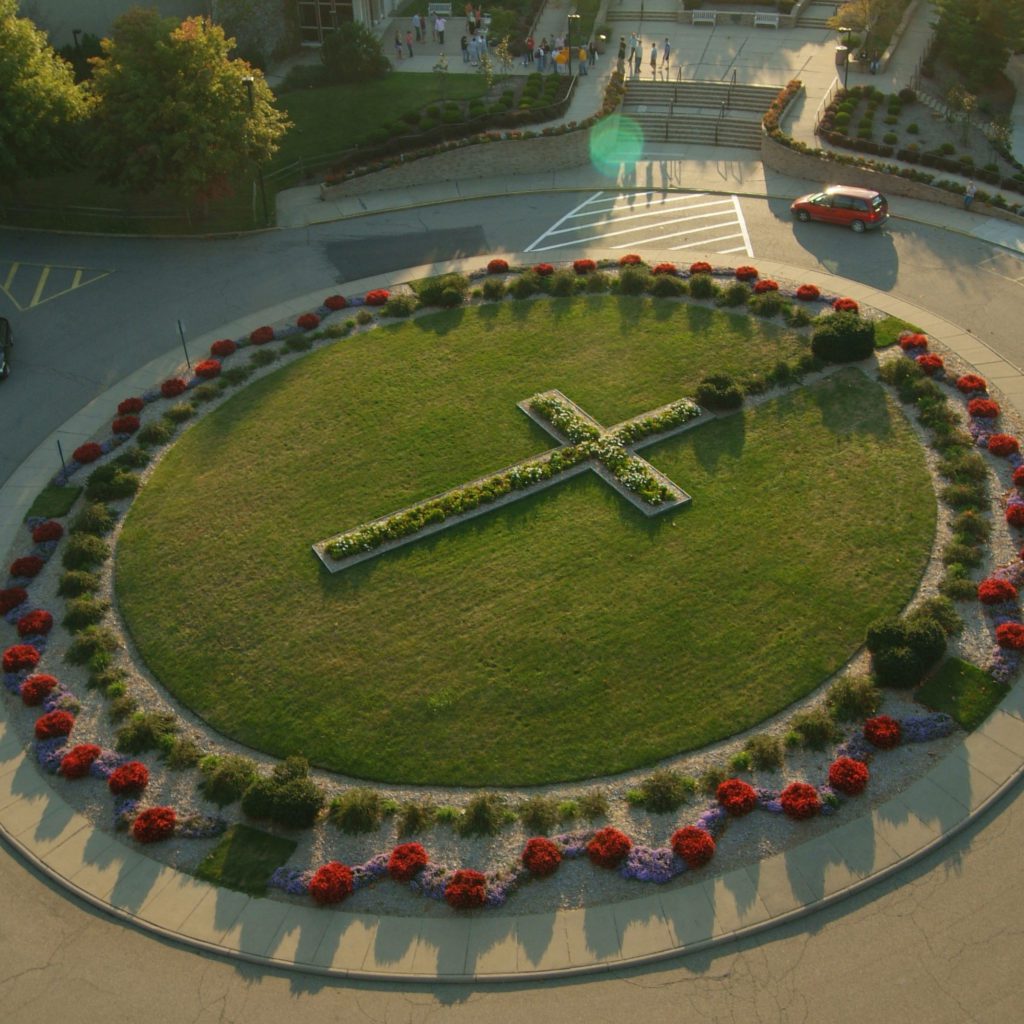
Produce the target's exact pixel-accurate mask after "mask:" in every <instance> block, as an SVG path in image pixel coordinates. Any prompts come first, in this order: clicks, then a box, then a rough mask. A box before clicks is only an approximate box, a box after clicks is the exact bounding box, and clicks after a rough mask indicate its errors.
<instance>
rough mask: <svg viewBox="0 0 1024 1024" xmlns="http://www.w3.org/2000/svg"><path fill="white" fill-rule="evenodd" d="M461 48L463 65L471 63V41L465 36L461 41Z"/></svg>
mask: <svg viewBox="0 0 1024 1024" xmlns="http://www.w3.org/2000/svg"><path fill="white" fill-rule="evenodd" d="M459 46H461V47H462V63H463V64H468V63H469V40H468V39H467V38H466V37H465V36H463V37H462V38H461V39H460V40H459Z"/></svg>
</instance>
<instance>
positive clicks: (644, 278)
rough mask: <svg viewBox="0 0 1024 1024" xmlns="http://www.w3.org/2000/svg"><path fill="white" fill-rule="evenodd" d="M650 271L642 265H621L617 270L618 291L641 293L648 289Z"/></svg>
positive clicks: (626, 293) (649, 286)
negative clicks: (620, 268)
mask: <svg viewBox="0 0 1024 1024" xmlns="http://www.w3.org/2000/svg"><path fill="white" fill-rule="evenodd" d="M651 284H652V282H651V272H650V271H649V270H648V269H647V267H644V266H636V265H634V266H629V267H623V268H622V270H620V271H619V291H620V292H621V293H622V294H623V295H643V293H644V292H646V291H650V288H651Z"/></svg>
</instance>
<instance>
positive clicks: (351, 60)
mask: <svg viewBox="0 0 1024 1024" xmlns="http://www.w3.org/2000/svg"><path fill="white" fill-rule="evenodd" d="M320 60H321V61H322V63H323V66H324V71H325V73H326V75H327V78H328V80H329V81H331V82H362V81H368V80H369V79H372V78H382V77H383V76H384V75H386V74H387V73H388V72H389V71H390V70H391V64H390V62H389V61H388V59H387V57H385V56H384V49H383V47H382V46H381V41H380V39H379V38H378V37H377V33H376V32H374V31H373V30H372V29H371V28H369V27H368V26H366V25H363V24H360V23H359V22H357V21H352V22H348V23H347V24H346V25H345V30H344V31H343V32H326V33H324V39H323V45H322V46H321V47H320Z"/></svg>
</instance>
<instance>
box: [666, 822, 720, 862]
mask: <svg viewBox="0 0 1024 1024" xmlns="http://www.w3.org/2000/svg"><path fill="white" fill-rule="evenodd" d="M671 845H672V851H673V853H675V855H676V856H677V857H679V858H681V859H682V860H684V861H685V862H686V866H687V867H688V868H689V869H690V870H691V871H696V870H697V869H698V868H702V867H704V865H705V864H707V863H708V862H709V861H710V860H711V858H712V857H714V855H715V840H714V837H713V836H712V835H711V833H710V832H707V831H705V830H704V829H702V828H698V827H697V826H696V825H686V826H685V827H684V828H681V829H677V830H676V831H675V832H673V833H672V839H671Z"/></svg>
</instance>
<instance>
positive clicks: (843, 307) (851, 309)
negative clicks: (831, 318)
mask: <svg viewBox="0 0 1024 1024" xmlns="http://www.w3.org/2000/svg"><path fill="white" fill-rule="evenodd" d="M832 308H833V309H834V310H835V311H836V312H837V313H859V312H860V306H859V305H858V304H857V301H856V300H855V299H846V298H843V299H836V300H835V302H833V303H832Z"/></svg>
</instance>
